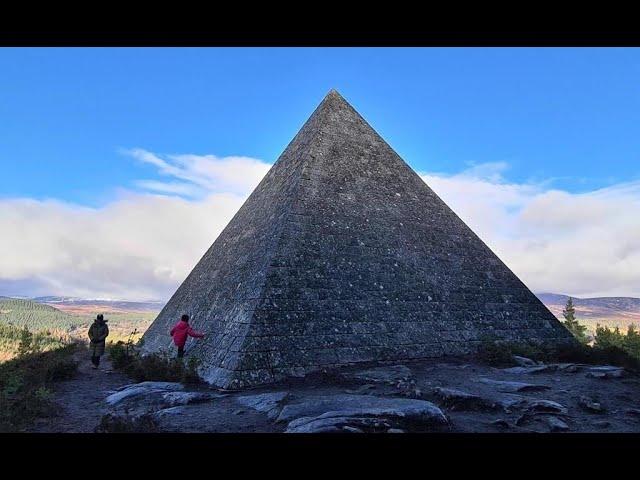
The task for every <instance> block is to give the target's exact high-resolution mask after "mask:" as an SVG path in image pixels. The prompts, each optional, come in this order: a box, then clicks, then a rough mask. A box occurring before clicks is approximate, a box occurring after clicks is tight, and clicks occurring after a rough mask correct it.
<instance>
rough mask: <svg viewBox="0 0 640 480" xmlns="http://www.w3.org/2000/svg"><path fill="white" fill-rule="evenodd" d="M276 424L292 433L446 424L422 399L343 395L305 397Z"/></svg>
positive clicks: (282, 415) (435, 410)
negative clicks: (344, 427)
mask: <svg viewBox="0 0 640 480" xmlns="http://www.w3.org/2000/svg"><path fill="white" fill-rule="evenodd" d="M356 419H366V420H356ZM294 420H298V421H297V422H294ZM277 421H278V422H290V423H289V426H288V428H287V431H296V432H302V431H307V430H309V431H311V430H315V429H324V428H328V429H333V428H335V429H339V428H341V427H339V425H350V426H355V427H358V428H360V427H362V426H365V427H371V426H375V423H376V422H378V423H380V426H381V427H385V428H387V429H388V428H403V427H404V426H406V425H414V426H415V425H419V426H426V425H446V424H447V423H448V421H447V418H446V417H445V415H444V414H443V413H442V411H441V410H440V409H439V408H438V407H437V406H435V405H434V404H433V403H431V402H427V401H425V400H415V399H408V398H388V397H374V396H371V395H346V394H344V395H331V396H316V397H308V398H305V399H304V400H302V401H300V402H297V403H292V404H288V405H285V406H284V408H283V409H282V411H281V412H280V415H279V416H278V418H277ZM385 423H386V425H385ZM304 425H307V426H304Z"/></svg>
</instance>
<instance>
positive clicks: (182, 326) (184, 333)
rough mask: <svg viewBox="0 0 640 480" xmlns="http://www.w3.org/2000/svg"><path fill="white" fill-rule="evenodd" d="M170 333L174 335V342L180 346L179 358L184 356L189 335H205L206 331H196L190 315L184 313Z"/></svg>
mask: <svg viewBox="0 0 640 480" xmlns="http://www.w3.org/2000/svg"><path fill="white" fill-rule="evenodd" d="M170 335H171V336H172V337H173V343H175V344H176V347H178V358H182V357H184V344H185V343H187V337H195V338H202V337H204V333H199V332H196V331H195V330H194V329H193V328H191V326H190V325H189V315H182V318H181V319H180V321H179V322H178V323H176V324H175V325H174V326H173V328H172V329H171V332H170Z"/></svg>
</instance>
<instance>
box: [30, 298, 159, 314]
mask: <svg viewBox="0 0 640 480" xmlns="http://www.w3.org/2000/svg"><path fill="white" fill-rule="evenodd" d="M32 300H33V301H35V302H38V303H42V304H45V305H51V306H53V307H55V308H57V309H58V310H62V311H64V312H69V313H74V314H80V315H82V314H92V313H94V312H104V313H107V312H109V313H158V312H159V311H160V310H162V307H164V302H160V301H156V300H151V301H146V302H128V301H123V300H107V299H89V298H76V297H57V296H47V297H36V298H33V299H32Z"/></svg>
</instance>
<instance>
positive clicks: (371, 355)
mask: <svg viewBox="0 0 640 480" xmlns="http://www.w3.org/2000/svg"><path fill="white" fill-rule="evenodd" d="M183 313H187V314H189V315H190V316H191V318H192V321H191V323H192V325H193V327H194V328H196V329H198V330H201V331H204V332H206V333H207V337H206V338H205V339H204V340H202V341H197V342H193V343H192V345H191V346H190V347H188V354H187V356H195V357H197V358H198V359H200V361H201V365H200V373H201V375H202V377H203V378H204V379H205V380H206V381H208V382H210V383H211V384H213V385H216V386H219V387H223V388H243V387H248V386H254V385H259V384H264V383H271V382H275V381H278V380H282V379H285V378H287V377H291V376H304V375H305V374H307V373H309V372H312V371H314V370H318V369H324V368H329V367H334V366H342V365H348V364H353V363H359V362H383V361H395V362H397V361H403V360H411V359H418V358H426V357H437V356H443V355H461V354H467V353H471V352H473V351H474V349H475V348H476V347H477V345H478V344H479V343H480V342H481V340H482V339H483V338H494V339H504V340H510V341H536V342H551V343H564V342H567V343H568V342H571V341H572V337H571V335H570V334H569V332H568V331H567V330H566V329H565V328H564V327H563V326H562V325H561V324H560V323H559V322H558V321H557V320H556V318H555V317H554V316H553V315H552V314H551V312H549V311H548V310H547V308H546V307H545V306H544V305H543V304H542V303H541V302H540V301H539V300H538V299H537V298H536V297H535V296H534V295H533V293H531V291H529V289H528V288H527V287H526V286H525V285H524V284H523V283H522V282H521V281H520V280H519V279H518V278H517V277H516V275H515V274H513V272H511V270H509V268H508V267H507V266H506V265H505V264H504V263H503V262H502V261H501V260H500V259H499V258H498V257H497V256H496V255H495V254H494V253H493V252H492V251H491V250H490V249H489V248H488V247H487V246H486V245H485V244H484V243H483V242H482V241H481V240H480V239H479V238H478V237H477V236H476V235H475V234H474V233H473V232H472V231H471V229H469V227H467V225H466V224H465V223H464V222H463V221H462V220H461V219H460V218H459V217H458V216H457V215H456V214H455V213H454V212H453V211H452V210H451V209H450V208H449V207H448V206H447V205H446V204H445V203H444V202H443V201H442V200H441V199H440V198H439V197H438V196H437V195H436V194H435V193H434V192H433V191H432V190H431V189H430V188H429V187H428V186H427V185H426V184H425V183H424V182H423V180H422V179H421V178H420V177H419V176H418V175H417V174H416V173H415V172H414V171H413V170H412V169H411V168H410V167H409V166H408V165H407V164H406V163H405V162H404V161H403V160H402V159H401V158H400V157H399V156H398V155H397V154H396V153H395V152H394V151H393V150H392V149H391V147H390V146H389V145H387V143H386V142H385V141H384V140H383V139H382V138H381V137H380V136H379V135H378V134H377V133H376V132H375V131H374V130H373V128H371V126H369V124H368V123H367V122H366V121H365V120H364V119H363V118H362V117H361V116H360V115H359V114H358V113H357V112H356V111H355V110H354V109H353V107H351V105H349V104H348V103H347V102H346V101H345V100H344V98H342V97H341V96H340V95H339V94H338V93H337V92H336V91H334V90H332V91H330V92H329V93H328V95H327V96H326V97H325V98H324V100H323V101H322V103H321V104H320V105H319V106H318V108H317V109H316V110H315V112H314V113H313V114H312V115H311V117H310V118H309V119H308V120H307V122H306V123H305V124H304V126H303V127H302V129H301V130H300V131H299V132H298V134H297V135H296V136H295V138H294V139H293V141H292V142H291V143H290V144H289V145H288V146H287V148H286V149H285V151H284V153H282V155H281V156H280V158H279V159H278V161H277V162H276V163H275V164H274V165H273V167H272V168H271V170H270V171H269V172H268V173H267V175H266V176H265V177H264V179H263V180H262V182H261V183H260V184H259V185H258V187H256V189H255V190H254V191H253V193H252V194H251V196H250V197H249V198H248V199H247V200H246V202H245V203H244V205H243V206H242V207H241V208H240V210H239V211H238V213H237V214H236V215H235V217H234V218H233V219H232V220H231V222H230V223H229V224H228V225H227V227H226V228H225V229H224V231H223V232H222V233H221V234H220V235H219V237H218V238H217V239H216V240H215V242H214V243H213V245H212V246H211V247H210V248H209V250H208V251H207V252H206V253H205V254H204V256H203V257H202V259H201V260H200V261H199V262H198V264H197V265H196V266H195V268H194V269H193V271H192V272H191V273H190V274H189V276H188V277H187V279H186V280H185V281H184V283H183V284H182V285H181V286H180V287H179V288H178V290H177V291H176V293H175V294H174V295H173V297H172V298H171V300H170V301H169V303H167V305H166V306H165V307H164V309H163V310H162V312H160V314H159V315H158V318H157V319H156V320H155V321H154V322H153V324H152V325H151V327H150V328H149V329H148V330H147V332H146V333H145V335H144V342H143V349H144V351H145V352H155V351H159V350H163V349H167V348H170V347H171V338H170V337H169V335H168V331H169V329H170V328H171V325H172V324H173V323H174V322H176V321H177V320H178V319H179V318H180V315H181V314H183Z"/></svg>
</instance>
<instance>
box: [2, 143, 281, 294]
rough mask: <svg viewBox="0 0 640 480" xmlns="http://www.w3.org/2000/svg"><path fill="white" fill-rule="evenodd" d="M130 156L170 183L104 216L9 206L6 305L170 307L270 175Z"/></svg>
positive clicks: (189, 158)
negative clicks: (84, 300) (43, 299)
mask: <svg viewBox="0 0 640 480" xmlns="http://www.w3.org/2000/svg"><path fill="white" fill-rule="evenodd" d="M129 153H130V154H131V155H133V156H134V157H135V158H137V159H138V160H141V161H144V162H146V163H149V164H152V165H154V166H155V167H157V169H158V171H159V172H160V173H161V174H162V175H165V176H167V177H168V180H167V181H166V182H159V181H156V180H141V181H138V182H136V186H137V187H138V188H139V189H140V191H137V192H132V191H126V190H125V191H123V192H122V193H121V194H120V196H119V197H118V198H116V199H115V200H113V201H112V202H110V203H108V204H107V205H105V206H103V207H101V208H87V207H83V206H81V205H77V204H71V203H65V202H60V201H57V200H45V201H38V200H33V199H28V198H13V199H4V200H0V232H2V234H0V252H3V255H1V256H0V295H2V294H5V295H44V294H53V295H72V296H84V297H100V298H131V299H152V298H160V299H168V297H169V296H170V295H171V294H172V293H173V291H174V290H175V288H176V287H177V286H178V285H179V284H180V282H181V281H182V280H183V279H184V278H185V277H186V276H187V274H188V273H189V271H190V269H191V268H192V267H193V265H194V264H195V263H196V262H197V261H198V260H199V259H200V257H201V256H202V255H203V254H204V252H205V251H206V249H207V248H208V247H209V246H210V245H211V243H212V241H213V239H215V238H216V237H217V236H218V234H219V233H220V232H221V231H222V229H223V228H224V227H225V226H226V224H227V223H228V222H229V220H231V218H232V217H233V215H234V214H235V212H236V211H237V210H238V209H239V208H240V206H241V205H242V203H243V202H244V200H245V199H246V196H247V195H248V194H249V193H250V192H251V190H253V188H255V186H256V185H257V184H258V183H259V181H260V180H261V179H262V177H263V176H264V174H265V173H266V172H267V171H268V169H269V167H270V165H269V164H267V163H264V162H262V161H260V160H256V159H253V158H248V157H225V158H218V157H215V156H213V155H207V156H201V157H199V156H196V155H176V156H168V157H167V158H166V160H165V159H162V158H160V157H159V156H158V155H155V154H152V153H150V152H147V151H144V150H141V149H135V150H132V151H131V152H129ZM158 192H159V193H161V194H158ZM6 252H11V254H10V255H7V254H6Z"/></svg>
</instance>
